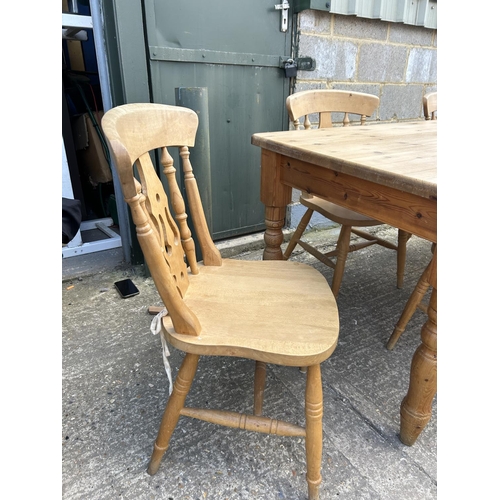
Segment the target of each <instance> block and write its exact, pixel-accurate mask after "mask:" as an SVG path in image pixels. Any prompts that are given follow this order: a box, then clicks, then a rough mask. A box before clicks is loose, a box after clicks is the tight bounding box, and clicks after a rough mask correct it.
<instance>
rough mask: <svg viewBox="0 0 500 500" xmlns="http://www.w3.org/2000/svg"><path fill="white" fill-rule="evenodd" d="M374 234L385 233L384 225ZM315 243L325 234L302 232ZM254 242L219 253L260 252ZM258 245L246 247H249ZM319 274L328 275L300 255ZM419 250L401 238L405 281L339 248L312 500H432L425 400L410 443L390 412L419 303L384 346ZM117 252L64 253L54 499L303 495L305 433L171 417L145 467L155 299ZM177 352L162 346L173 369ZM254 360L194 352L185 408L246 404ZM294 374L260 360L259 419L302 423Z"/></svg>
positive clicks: (432, 440) (418, 320)
mask: <svg viewBox="0 0 500 500" xmlns="http://www.w3.org/2000/svg"><path fill="white" fill-rule="evenodd" d="M379 234H384V235H386V236H387V237H388V238H393V239H394V240H395V239H396V237H397V232H396V230H395V229H393V228H387V227H385V226H382V229H381V230H380V231H379ZM308 237H309V238H310V240H311V241H314V242H316V244H319V245H323V246H325V247H326V246H327V245H328V244H329V242H330V241H331V240H332V231H331V230H330V231H317V232H311V233H309V235H308ZM261 241H262V237H261V235H259V236H258V237H254V238H248V239H247V240H246V242H245V244H243V245H242V246H240V247H235V246H234V245H230V244H224V243H223V244H221V245H220V246H221V247H223V252H224V253H225V255H230V254H232V257H233V258H239V259H255V260H257V259H260V258H261V255H262V248H261ZM256 245H257V247H258V248H257V249H256ZM293 258H294V259H298V260H302V261H304V262H308V263H311V264H312V265H314V266H315V267H316V268H317V269H319V270H320V271H321V272H322V273H323V274H324V275H325V277H326V278H327V279H328V280H329V281H330V280H331V270H330V269H329V268H327V267H326V266H324V265H323V264H321V263H319V262H317V261H315V260H314V259H313V258H312V257H310V256H309V255H308V254H305V253H300V254H294V256H293ZM429 258H430V244H429V243H428V242H426V241H424V240H421V239H419V238H416V237H413V238H411V239H410V241H409V242H408V254H407V268H406V273H405V284H404V287H403V289H400V290H398V289H397V288H396V286H395V283H396V254H395V252H393V251H390V250H387V249H384V248H382V247H378V246H372V247H369V248H367V249H364V250H361V251H359V252H356V253H354V254H351V255H350V256H349V258H348V263H347V266H346V272H345V275H344V280H343V283H342V287H341V290H340V295H339V297H338V306H339V311H340V340H339V344H338V347H337V349H336V350H335V352H334V353H333V354H332V356H331V357H330V358H329V359H328V360H327V361H325V362H324V363H323V364H322V376H323V391H324V394H323V396H324V419H323V431H324V437H323V464H322V476H323V482H322V486H321V498H322V499H333V498H335V499H336V498H339V499H352V500H360V499H370V500H375V499H384V500H392V499H394V500H402V499H408V500H427V499H429V500H430V499H436V498H437V401H436V400H435V401H434V405H433V416H432V419H431V421H430V423H429V424H428V426H427V427H426V428H425V429H424V431H423V432H422V433H421V435H420V437H419V439H418V440H417V442H416V443H415V444H414V445H413V446H412V447H408V446H405V445H403V444H402V443H401V442H400V441H399V438H398V432H399V407H400V403H401V400H402V398H403V397H404V395H405V394H406V391H407V389H408V377H409V368H410V362H411V358H412V355H413V353H414V351H415V349H416V348H417V346H418V345H419V337H420V328H421V326H422V324H423V321H424V315H423V313H422V312H420V311H417V312H416V313H415V316H414V317H413V319H412V321H411V322H410V324H409V325H408V327H407V330H406V332H405V333H404V335H403V336H402V337H401V339H400V341H399V343H398V344H397V346H396V348H395V349H394V351H392V352H391V351H388V350H387V349H386V348H385V343H386V341H387V339H388V338H389V336H390V334H391V332H392V329H393V327H394V325H395V323H396V321H397V319H398V317H399V315H400V313H401V311H402V309H403V306H404V304H405V302H406V300H407V298H408V296H409V294H410V293H411V291H412V289H413V287H414V285H415V283H416V281H417V279H418V277H419V275H420V273H421V272H422V270H423V269H424V268H425V266H426V264H427V263H428V261H429ZM120 260H121V250H120V249H118V250H111V251H107V252H98V253H97V254H90V255H89V256H82V257H72V258H69V259H63V280H62V323H63V332H62V355H63V367H62V368H63V379H62V388H63V395H62V459H63V462H62V492H63V495H62V497H63V499H64V500H77V499H82V500H111V499H113V500H114V499H130V500H132V499H165V500H184V499H186V500H187V499H189V500H198V499H200V500H203V499H231V500H233V499H250V498H251V499H290V500H294V499H306V498H307V484H306V480H305V452H304V440H303V439H300V438H287V437H275V436H267V435H264V434H255V433H250V432H245V431H238V430H234V429H228V428H224V427H219V426H215V425H213V424H209V423H205V422H201V421H197V420H191V419H188V418H185V417H181V419H180V421H179V425H178V427H177V428H176V430H175V432H174V434H173V437H172V441H171V444H170V448H169V449H168V451H167V453H166V454H165V456H164V458H163V461H162V464H161V466H160V469H159V471H158V473H157V474H156V475H155V476H149V475H148V474H147V473H146V467H147V464H148V460H149V457H150V454H151V451H152V445H153V442H154V440H155V438H156V432H157V429H158V425H159V422H160V419H161V415H162V412H163V409H164V406H165V403H166V401H167V398H168V381H167V377H166V374H165V371H164V367H163V362H162V355H161V344H160V339H159V338H158V337H157V336H153V335H152V334H151V332H150V330H149V326H150V322H151V319H152V317H151V316H150V315H148V313H147V308H148V306H149V305H154V304H159V297H158V294H157V292H156V289H155V287H154V284H153V281H152V279H151V278H149V277H147V276H145V273H144V270H143V268H142V267H141V266H127V265H124V264H123V263H121V261H120ZM125 277H131V278H132V279H133V281H134V283H135V284H136V285H137V287H138V288H139V290H140V294H139V295H137V296H135V297H131V298H129V299H126V300H123V299H121V298H120V297H119V295H118V294H117V293H116V291H115V290H114V287H113V283H114V281H117V280H119V279H122V278H125ZM181 360H182V353H180V352H179V351H177V350H175V349H173V348H171V357H170V362H171V365H172V369H173V373H174V376H175V374H176V371H177V369H178V367H179V365H180V362H181ZM253 369H254V363H253V362H252V361H247V360H243V359H237V358H202V359H201V361H200V365H199V369H198V373H197V377H196V378H195V382H194V384H193V388H192V390H191V393H190V395H189V396H188V404H190V405H193V406H206V405H209V406H211V407H214V408H216V407H219V406H220V407H226V408H229V409H232V410H234V411H245V412H251V408H252V402H253V393H252V383H253V381H252V376H253ZM304 389H305V376H304V375H303V374H302V373H300V372H299V370H297V369H296V368H287V367H281V366H274V365H271V366H269V368H268V379H267V386H266V394H265V407H264V411H265V415H267V416H271V417H274V418H281V419H285V420H290V421H292V422H296V423H298V424H301V425H302V424H304Z"/></svg>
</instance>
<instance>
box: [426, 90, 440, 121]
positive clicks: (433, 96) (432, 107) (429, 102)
mask: <svg viewBox="0 0 500 500" xmlns="http://www.w3.org/2000/svg"><path fill="white" fill-rule="evenodd" d="M423 104H424V116H425V119H426V120H437V107H438V93H437V92H429V93H428V94H425V95H424V98H423Z"/></svg>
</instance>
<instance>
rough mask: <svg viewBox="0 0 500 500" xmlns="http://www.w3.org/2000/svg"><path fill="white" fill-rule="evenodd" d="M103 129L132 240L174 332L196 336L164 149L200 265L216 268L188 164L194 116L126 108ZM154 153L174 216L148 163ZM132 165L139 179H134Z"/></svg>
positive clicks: (184, 244)
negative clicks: (180, 175) (175, 153)
mask: <svg viewBox="0 0 500 500" xmlns="http://www.w3.org/2000/svg"><path fill="white" fill-rule="evenodd" d="M102 128H103V131H104V134H105V136H106V139H107V141H108V144H109V146H110V151H111V154H112V156H113V159H114V161H115V164H116V168H117V171H118V175H119V177H120V184H121V186H122V190H123V196H124V198H125V201H126V202H127V203H128V205H129V207H130V211H131V214H132V219H133V221H134V224H135V226H136V231H137V239H138V241H139V244H140V246H141V250H142V252H143V254H144V258H145V260H146V263H147V265H148V267H149V271H150V272H151V275H152V277H153V280H154V282H155V285H156V288H157V289H158V293H159V294H160V297H161V299H162V301H163V303H164V305H165V307H166V308H167V310H168V312H169V315H170V316H171V318H172V322H173V324H174V327H175V330H176V332H177V333H184V334H188V335H198V334H199V332H200V330H201V326H200V323H199V321H198V318H197V317H196V315H195V314H194V313H193V312H192V311H191V310H190V309H189V308H188V307H187V306H186V304H185V303H184V301H183V297H184V295H185V293H186V291H187V289H188V287H189V274H190V273H192V274H198V264H197V262H196V252H195V244H194V240H193V238H192V237H191V231H190V229H189V227H188V224H187V215H186V205H185V201H184V199H183V197H182V194H181V191H180V189H179V186H178V184H177V180H176V176H175V172H176V169H175V168H174V160H173V158H172V156H171V155H170V153H169V151H168V149H167V147H176V148H178V150H179V154H180V157H181V159H182V160H181V162H182V167H183V172H184V180H185V186H186V193H187V198H188V202H189V208H190V211H191V215H192V218H193V226H194V228H195V231H196V235H197V237H198V241H199V243H200V246H201V253H202V256H203V263H204V264H205V265H221V262H222V260H221V256H220V253H219V251H218V249H217V248H216V247H215V245H214V243H213V241H212V238H211V236H210V233H209V231H208V226H207V223H206V219H205V215H204V212H203V207H202V204H201V200H200V195H199V191H198V186H197V184H196V179H195V178H194V175H193V169H192V167H191V163H190V161H189V147H193V146H194V142H195V136H196V130H197V128H198V116H197V115H196V113H195V112H194V111H192V110H190V109H186V108H181V107H177V106H167V105H164V104H126V105H124V106H118V107H116V108H113V109H112V110H110V111H108V112H107V113H106V114H105V115H104V117H103V119H102ZM157 150H158V152H159V158H160V163H161V165H162V167H163V173H164V174H165V178H166V180H167V183H168V190H169V193H170V205H171V206H172V208H173V211H174V215H175V218H174V217H173V216H172V214H171V212H170V209H169V198H168V197H167V194H166V193H165V190H164V188H163V185H162V182H161V181H160V179H159V176H158V174H157V173H156V169H155V167H154V165H153V162H152V160H151V158H152V156H151V155H152V154H156V153H154V152H155V151H157ZM134 166H135V168H136V171H137V177H138V178H136V176H135V175H134ZM176 221H177V223H176Z"/></svg>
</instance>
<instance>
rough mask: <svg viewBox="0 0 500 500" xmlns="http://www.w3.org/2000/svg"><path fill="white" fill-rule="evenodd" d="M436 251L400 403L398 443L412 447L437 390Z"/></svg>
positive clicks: (428, 418)
mask: <svg viewBox="0 0 500 500" xmlns="http://www.w3.org/2000/svg"><path fill="white" fill-rule="evenodd" d="M436 256H437V251H436V252H435V253H434V258H433V263H434V265H433V266H432V270H431V280H430V282H431V286H432V287H433V289H432V294H431V299H430V302H429V307H428V311H427V315H428V319H427V321H426V322H425V324H424V326H423V327H422V332H421V338H422V343H421V344H420V346H419V347H418V348H417V350H416V351H415V354H414V355H413V360H412V363H411V371H410V386H409V388H408V393H407V395H406V396H405V398H404V399H403V402H402V403H401V426H400V439H401V442H403V443H404V444H406V445H408V446H411V445H412V444H413V443H415V441H416V440H417V438H418V436H419V435H420V433H421V432H422V430H423V429H424V427H425V426H426V425H427V423H428V422H429V420H430V418H431V415H432V400H433V399H434V396H435V394H436V390H437V286H436V268H437V257H436Z"/></svg>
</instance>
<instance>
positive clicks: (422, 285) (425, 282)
mask: <svg viewBox="0 0 500 500" xmlns="http://www.w3.org/2000/svg"><path fill="white" fill-rule="evenodd" d="M422 104H423V107H424V116H425V119H426V120H437V92H429V93H428V94H425V95H424V97H423V101H422ZM434 248H435V245H434V244H433V245H432V246H431V250H432V253H434ZM431 264H432V259H431V262H430V263H429V265H428V266H427V267H426V268H425V269H424V272H423V273H422V274H421V276H420V278H419V279H418V281H417V284H416V285H415V288H414V289H413V292H412V293H411V295H410V298H409V299H408V301H407V302H406V304H405V307H404V309H403V312H402V313H401V316H400V317H399V319H398V322H397V323H396V326H395V327H394V331H393V332H392V335H391V337H390V338H389V340H388V341H387V345H386V347H387V349H389V350H391V351H392V349H394V347H395V346H396V344H397V342H398V340H399V337H401V335H402V334H403V332H404V331H405V329H406V326H407V325H408V322H409V321H410V319H411V318H412V317H413V315H414V314H415V311H416V310H417V309H420V310H421V311H423V312H425V313H426V314H427V308H428V306H429V304H426V303H423V302H422V300H423V298H424V296H425V294H426V292H427V290H428V289H429V287H430V282H429V279H430V269H431Z"/></svg>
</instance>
